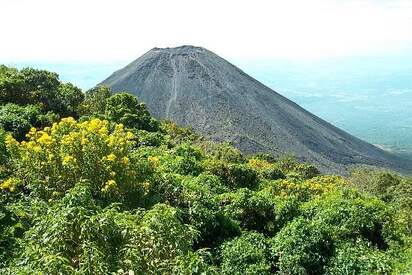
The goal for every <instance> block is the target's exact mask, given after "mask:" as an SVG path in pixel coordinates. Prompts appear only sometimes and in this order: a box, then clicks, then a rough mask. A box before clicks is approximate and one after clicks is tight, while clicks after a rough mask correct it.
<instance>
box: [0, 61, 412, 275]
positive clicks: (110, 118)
mask: <svg viewBox="0 0 412 275" xmlns="http://www.w3.org/2000/svg"><path fill="white" fill-rule="evenodd" d="M0 101H1V104H2V105H1V106H0V127H1V128H0V273H1V274H71V273H75V274H273V273H277V274H410V273H412V249H411V247H412V218H411V215H410V213H411V211H412V180H411V179H409V178H406V177H402V176H400V175H397V174H395V173H392V172H389V171H383V170H373V169H365V168H358V169H356V170H354V171H353V172H352V174H351V175H350V176H348V177H341V176H331V175H320V174H319V172H318V171H317V169H316V168H315V167H314V166H312V165H310V164H306V163H300V162H298V161H296V160H294V159H293V158H291V157H283V158H274V157H273V156H269V155H264V154H263V155H262V154H260V155H255V156H245V155H243V154H241V153H240V152H239V151H238V150H236V149H235V148H233V147H232V146H231V145H230V144H228V143H221V144H219V143H213V142H210V141H207V140H205V139H203V138H202V137H199V136H197V135H196V134H194V133H193V132H192V131H191V130H190V129H186V128H181V127H178V126H176V125H175V124H173V123H171V122H165V121H157V120H155V119H154V118H152V117H151V116H150V114H149V113H148V111H147V109H146V107H145V105H144V104H143V103H141V102H139V101H138V100H137V99H136V98H135V97H134V96H132V95H130V94H127V93H118V94H114V95H113V94H112V93H111V91H110V90H109V89H108V88H106V87H96V88H94V89H92V90H89V91H87V92H86V93H85V94H83V93H82V92H81V91H80V90H79V89H78V88H76V87H75V86H73V85H71V84H65V83H61V82H60V81H59V80H58V76H57V75H56V74H53V73H49V72H46V71H38V70H33V69H23V70H21V71H18V70H15V69H11V68H7V67H5V66H2V67H0Z"/></svg>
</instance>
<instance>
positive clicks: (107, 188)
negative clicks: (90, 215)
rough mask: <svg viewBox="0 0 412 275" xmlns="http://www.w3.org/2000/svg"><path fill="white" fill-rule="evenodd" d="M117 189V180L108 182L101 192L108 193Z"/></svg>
mask: <svg viewBox="0 0 412 275" xmlns="http://www.w3.org/2000/svg"><path fill="white" fill-rule="evenodd" d="M116 187H117V183H116V181H115V180H108V181H107V182H106V183H105V185H104V186H103V188H102V189H101V191H102V192H103V193H107V192H109V191H110V190H114V189H116Z"/></svg>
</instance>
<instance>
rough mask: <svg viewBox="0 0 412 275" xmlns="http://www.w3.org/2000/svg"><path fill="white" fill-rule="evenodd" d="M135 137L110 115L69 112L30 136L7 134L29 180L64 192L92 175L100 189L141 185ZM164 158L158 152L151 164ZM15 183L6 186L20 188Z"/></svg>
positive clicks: (26, 181) (45, 189)
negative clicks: (77, 116)
mask: <svg viewBox="0 0 412 275" xmlns="http://www.w3.org/2000/svg"><path fill="white" fill-rule="evenodd" d="M134 139H135V136H134V135H133V133H131V132H129V131H127V130H126V129H125V128H124V126H123V125H122V124H117V125H114V127H112V126H111V125H110V123H109V122H108V121H106V120H101V119H91V120H88V121H84V122H77V121H76V120H74V119H73V118H70V117H69V118H64V119H62V120H61V121H60V122H58V123H54V124H53V125H52V126H51V127H46V128H44V129H43V130H38V129H35V128H32V129H30V131H29V133H28V134H27V140H26V141H22V142H18V141H16V140H15V139H13V137H11V136H7V137H6V145H7V147H8V149H9V150H14V153H13V154H12V156H13V158H14V160H13V161H17V162H19V163H20V165H19V167H22V169H23V170H24V171H22V173H21V175H22V177H21V180H22V182H23V184H24V185H30V184H33V183H34V184H36V185H38V186H37V187H36V188H39V190H40V189H41V190H42V191H41V192H43V193H49V194H52V192H54V191H56V192H59V193H61V194H62V193H64V190H67V189H68V188H70V187H71V186H73V185H74V184H76V182H78V181H79V180H87V181H89V182H91V183H92V184H93V185H94V186H96V187H97V188H98V190H99V191H104V192H109V191H113V190H114V189H119V190H121V188H122V186H123V185H124V186H126V185H130V184H135V183H136V184H137V180H136V178H137V177H138V176H139V173H138V171H135V167H134V166H133V165H131V159H130V158H131V156H132V155H131V152H132V151H133V148H134V146H135V141H134ZM158 162H159V159H158V158H157V157H153V158H152V159H151V162H150V164H153V165H155V164H156V163H158ZM147 163H149V160H148V161H147ZM142 165H144V164H142ZM14 186H15V184H14V181H13V180H10V181H5V182H3V183H2V189H7V190H14V188H15V187H14ZM50 196H51V195H50Z"/></svg>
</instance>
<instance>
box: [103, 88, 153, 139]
mask: <svg viewBox="0 0 412 275" xmlns="http://www.w3.org/2000/svg"><path fill="white" fill-rule="evenodd" d="M105 113H106V115H107V117H108V118H109V119H110V120H112V121H114V122H116V123H122V124H124V125H125V126H126V127H128V128H137V129H143V130H147V131H157V130H158V127H159V126H158V123H157V121H156V120H155V119H154V118H152V117H151V116H150V114H149V112H148V111H147V109H146V105H145V104H144V103H139V102H138V100H137V98H136V97H135V96H133V95H131V94H128V93H125V92H123V93H117V94H115V95H112V96H111V97H109V98H108V99H107V100H106V108H105Z"/></svg>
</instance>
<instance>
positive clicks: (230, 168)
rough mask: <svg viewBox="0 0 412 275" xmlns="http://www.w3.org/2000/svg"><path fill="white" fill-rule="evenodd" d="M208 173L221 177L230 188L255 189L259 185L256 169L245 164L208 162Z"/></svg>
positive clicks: (206, 165) (218, 161)
mask: <svg viewBox="0 0 412 275" xmlns="http://www.w3.org/2000/svg"><path fill="white" fill-rule="evenodd" d="M204 165H205V167H206V171H208V172H209V173H211V174H214V175H216V176H218V177H219V179H220V180H221V181H222V182H223V183H224V184H225V185H226V186H227V187H229V188H231V189H235V188H242V187H246V188H249V189H254V188H256V187H257V185H258V183H259V179H258V174H257V172H256V171H255V170H254V169H251V168H249V167H247V166H246V165H245V164H237V163H225V162H223V161H220V160H213V159H212V160H207V161H206V162H205V164H204Z"/></svg>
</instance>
